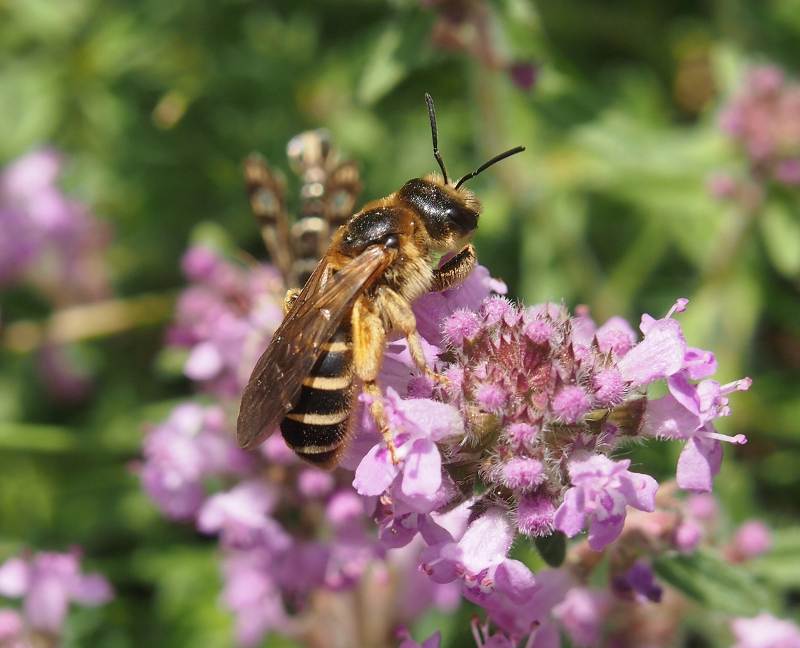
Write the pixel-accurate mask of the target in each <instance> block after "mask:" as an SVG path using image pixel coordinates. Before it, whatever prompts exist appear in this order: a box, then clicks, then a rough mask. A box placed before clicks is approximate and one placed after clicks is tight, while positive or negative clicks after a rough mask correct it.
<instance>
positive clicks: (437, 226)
mask: <svg viewBox="0 0 800 648" xmlns="http://www.w3.org/2000/svg"><path fill="white" fill-rule="evenodd" d="M425 103H426V104H427V105H428V118H429V119H430V123H431V137H432V139H433V157H434V158H436V162H437V163H438V164H439V168H440V169H441V170H442V175H441V176H439V175H437V174H431V175H427V176H425V177H424V178H414V179H412V180H409V181H408V182H406V183H405V184H404V185H403V186H402V188H401V189H400V191H398V192H397V197H398V198H399V199H400V200H401V201H403V202H404V203H406V204H407V205H408V206H409V207H411V208H412V209H413V210H414V211H415V212H416V213H417V214H419V215H420V217H421V218H422V219H423V221H424V222H425V225H426V227H427V229H428V233H429V234H430V235H431V237H432V238H433V239H434V240H436V241H438V242H440V243H442V244H445V245H447V244H449V243H450V242H451V241H453V240H459V239H463V238H464V237H465V236H467V235H468V234H470V233H471V232H472V231H473V230H474V229H475V228H476V227H477V226H478V215H479V214H480V209H481V206H480V203H479V202H478V199H477V198H475V196H474V194H473V193H472V192H471V191H469V190H468V189H465V188H464V187H463V185H464V183H466V182H467V181H469V180H471V179H472V178H474V177H475V176H476V175H478V174H479V173H481V172H482V171H485V170H486V169H488V168H489V167H490V166H492V165H493V164H496V163H498V162H500V161H501V160H505V159H506V158H507V157H510V156H512V155H515V154H517V153H521V152H522V151H524V150H525V147H523V146H516V147H514V148H512V149H509V150H508V151H505V152H503V153H500V154H499V155H495V156H494V157H493V158H492V159H491V160H488V161H487V162H484V163H483V164H481V165H480V166H479V167H478V168H477V169H475V170H474V171H471V172H470V173H467V174H466V175H464V176H462V177H461V178H459V179H458V180H457V181H456V182H451V180H450V179H449V178H448V176H447V168H446V167H445V165H444V160H443V159H442V155H441V153H439V133H438V130H437V128H436V110H435V108H434V106H433V99H432V98H431V96H430V95H429V94H428V93H425Z"/></svg>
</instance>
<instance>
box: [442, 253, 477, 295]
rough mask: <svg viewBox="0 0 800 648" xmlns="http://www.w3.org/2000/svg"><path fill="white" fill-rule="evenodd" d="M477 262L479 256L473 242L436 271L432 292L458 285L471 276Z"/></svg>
mask: <svg viewBox="0 0 800 648" xmlns="http://www.w3.org/2000/svg"><path fill="white" fill-rule="evenodd" d="M477 263H478V257H477V255H476V254H475V248H474V247H473V246H472V243H469V244H467V245H465V246H464V248H463V249H462V250H461V251H460V252H459V253H458V254H456V255H455V256H454V257H453V258H452V259H450V260H449V261H447V262H446V263H445V264H444V265H443V266H442V267H441V268H439V269H437V270H435V271H434V273H433V285H432V286H431V292H439V291H440V290H447V289H448V288H452V287H454V286H457V285H458V284H460V283H461V282H462V281H464V279H466V278H467V277H468V276H469V273H470V272H472V271H473V270H474V268H475V266H476V265H477Z"/></svg>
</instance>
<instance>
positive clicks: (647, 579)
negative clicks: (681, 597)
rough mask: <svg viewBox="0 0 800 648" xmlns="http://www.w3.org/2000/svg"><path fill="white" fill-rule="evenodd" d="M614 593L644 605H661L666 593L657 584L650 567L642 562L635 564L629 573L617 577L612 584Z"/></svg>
mask: <svg viewBox="0 0 800 648" xmlns="http://www.w3.org/2000/svg"><path fill="white" fill-rule="evenodd" d="M611 587H612V589H613V591H614V592H615V593H616V594H617V595H618V596H620V597H622V598H630V599H634V600H637V601H639V602H640V603H644V602H647V601H651V602H653V603H659V602H660V601H661V596H662V595H663V593H664V590H663V588H662V587H661V586H660V585H659V584H658V583H656V579H655V574H653V570H652V569H651V568H650V565H648V564H647V563H644V562H642V561H638V562H635V563H634V564H633V565H632V566H631V568H630V569H628V571H627V572H625V573H624V574H622V575H620V576H616V577H615V578H614V580H613V581H612V583H611Z"/></svg>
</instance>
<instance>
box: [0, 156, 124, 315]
mask: <svg viewBox="0 0 800 648" xmlns="http://www.w3.org/2000/svg"><path fill="white" fill-rule="evenodd" d="M62 166H63V162H62V159H61V156H60V155H59V154H58V153H56V152H55V151H53V150H52V149H39V150H35V151H32V152H30V153H28V154H27V155H24V156H22V157H20V158H18V159H17V160H16V161H14V162H13V163H12V164H10V165H9V166H8V167H6V168H5V169H4V170H3V172H2V173H0V224H2V227H3V236H2V237H0V238H2V239H3V240H4V241H13V243H14V244H13V245H7V244H4V243H2V242H0V282H9V281H18V280H22V279H27V280H28V282H29V283H31V284H33V285H35V287H36V288H38V289H39V290H40V291H41V292H42V293H44V294H45V296H46V297H48V298H49V299H50V300H51V301H52V302H53V303H56V304H65V303H73V302H78V301H85V300H86V299H96V298H98V297H102V296H104V295H106V294H107V293H108V280H107V279H108V278H107V273H106V271H105V265H104V263H103V260H102V257H103V255H104V253H105V249H106V247H107V245H108V239H109V236H108V231H107V227H106V226H105V224H103V223H102V222H100V221H98V220H96V219H95V218H94V217H93V216H92V215H91V214H90V213H89V211H88V209H87V208H86V207H85V206H84V205H82V204H80V203H78V202H76V201H75V200H72V199H70V198H68V197H67V196H66V195H64V193H63V192H62V191H61V189H60V188H59V187H58V185H57V182H58V179H59V176H60V175H61V171H62ZM38 261H42V263H38V264H37V262H38ZM34 264H36V268H35V272H33V268H34Z"/></svg>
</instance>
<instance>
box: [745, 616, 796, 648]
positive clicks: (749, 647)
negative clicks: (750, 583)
mask: <svg viewBox="0 0 800 648" xmlns="http://www.w3.org/2000/svg"><path fill="white" fill-rule="evenodd" d="M731 630H732V631H733V634H734V636H735V637H736V645H735V646H733V648H800V628H798V627H797V626H796V625H795V624H794V623H792V622H791V621H784V620H783V619H777V618H775V617H774V616H772V615H771V614H768V613H767V612H762V613H761V614H759V615H758V616H755V617H753V618H751V619H746V618H739V619H733V620H732V621H731Z"/></svg>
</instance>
